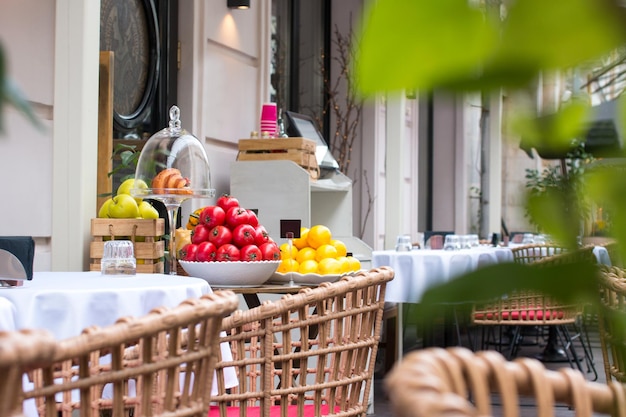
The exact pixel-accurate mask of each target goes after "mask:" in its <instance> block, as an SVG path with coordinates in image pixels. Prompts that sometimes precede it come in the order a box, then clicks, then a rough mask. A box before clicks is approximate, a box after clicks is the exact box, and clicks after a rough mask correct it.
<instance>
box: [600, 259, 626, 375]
mask: <svg viewBox="0 0 626 417" xmlns="http://www.w3.org/2000/svg"><path fill="white" fill-rule="evenodd" d="M599 275H600V276H599V288H600V308H599V311H598V319H599V320H598V322H599V328H600V342H601V348H602V359H603V362H604V372H605V374H606V380H607V381H611V380H617V381H619V382H622V383H624V382H626V326H625V325H624V323H626V321H625V320H626V271H625V270H624V269H622V268H620V267H616V266H613V267H606V266H601V268H600V274H599Z"/></svg>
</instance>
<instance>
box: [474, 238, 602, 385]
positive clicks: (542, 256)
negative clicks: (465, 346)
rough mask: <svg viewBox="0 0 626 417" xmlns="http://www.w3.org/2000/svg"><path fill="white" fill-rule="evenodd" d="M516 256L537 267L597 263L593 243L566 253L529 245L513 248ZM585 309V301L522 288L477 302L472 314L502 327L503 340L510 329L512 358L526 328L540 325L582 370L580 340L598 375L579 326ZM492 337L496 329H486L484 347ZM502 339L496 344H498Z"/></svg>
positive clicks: (479, 320) (477, 322)
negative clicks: (571, 301)
mask: <svg viewBox="0 0 626 417" xmlns="http://www.w3.org/2000/svg"><path fill="white" fill-rule="evenodd" d="M513 258H514V260H515V262H517V263H522V264H531V265H532V267H533V268H540V267H549V266H555V265H559V264H563V263H570V262H580V261H585V262H590V263H594V262H595V255H594V254H593V246H587V247H584V248H581V249H578V250H574V251H568V252H565V251H563V250H562V249H561V248H559V247H554V246H547V245H527V246H521V247H518V248H515V249H513ZM582 312H583V306H582V305H581V304H563V303H561V302H560V301H557V300H554V299H552V298H550V297H547V296H545V295H543V294H541V293H538V292H535V291H530V290H524V289H520V290H517V291H515V292H511V293H510V294H507V296H506V297H501V298H499V299H497V300H494V301H493V302H491V303H485V304H478V305H475V306H474V309H473V312H472V316H471V317H472V323H473V324H475V325H481V326H487V327H489V326H491V327H498V329H499V330H500V333H499V335H500V339H499V340H502V339H503V338H502V336H503V331H502V329H503V328H507V327H508V328H509V330H510V332H509V340H508V345H509V353H508V355H507V356H508V358H509V359H510V358H513V357H515V356H516V354H517V352H518V349H519V344H520V341H521V334H522V329H523V328H524V327H526V328H527V327H528V326H535V327H537V326H539V327H540V328H548V329H549V332H552V334H551V335H550V337H552V338H551V339H550V342H549V343H556V342H557V341H561V342H562V345H563V346H564V351H565V353H566V355H567V359H568V361H569V362H570V365H572V366H574V365H575V366H576V367H577V368H578V369H579V370H581V371H582V365H581V363H580V359H579V357H578V355H577V353H576V351H575V347H574V340H575V339H580V341H581V346H582V347H583V350H584V353H585V359H586V361H587V366H588V370H589V371H593V373H594V374H596V375H597V373H596V370H595V366H594V364H593V357H592V354H591V349H590V348H589V346H588V342H587V341H586V340H584V337H583V334H582V332H581V330H580V329H579V323H578V322H579V319H580V317H581V315H582ZM568 326H573V327H574V329H575V333H574V335H572V334H571V333H570V331H569V330H568ZM491 337H495V332H494V331H492V332H490V335H488V336H485V332H483V341H482V343H483V344H482V346H483V348H485V347H486V346H488V345H489V343H490V338H491ZM499 340H496V342H495V343H496V344H498V343H499ZM568 350H569V353H568Z"/></svg>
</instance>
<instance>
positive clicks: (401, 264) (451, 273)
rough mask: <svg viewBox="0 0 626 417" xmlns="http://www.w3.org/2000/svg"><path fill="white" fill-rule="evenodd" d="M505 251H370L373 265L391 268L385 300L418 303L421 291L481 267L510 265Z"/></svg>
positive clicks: (509, 256) (509, 253)
mask: <svg viewBox="0 0 626 417" xmlns="http://www.w3.org/2000/svg"><path fill="white" fill-rule="evenodd" d="M512 261H513V254H512V253H511V250H510V249H508V248H496V247H479V248H474V249H463V250H459V251H444V250H428V249H423V250H412V251H408V252H396V251H394V250H385V251H374V252H372V265H373V266H374V267H379V266H383V265H387V266H390V267H392V268H393V269H394V271H395V277H394V279H393V280H391V281H390V282H389V283H387V289H386V291H385V301H389V302H396V303H419V302H420V301H421V299H422V296H423V295H424V292H426V290H427V289H428V288H430V287H432V286H435V285H437V284H441V283H445V282H448V281H449V280H451V279H453V278H456V277H458V276H461V275H463V274H465V273H468V272H471V271H473V270H475V269H478V268H480V267H483V266H487V265H493V264H496V263H501V262H512Z"/></svg>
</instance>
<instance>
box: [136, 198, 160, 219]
mask: <svg viewBox="0 0 626 417" xmlns="http://www.w3.org/2000/svg"><path fill="white" fill-rule="evenodd" d="M139 216H140V217H141V218H142V219H158V218H159V212H158V211H157V209H155V208H154V207H152V204H150V203H148V202H147V201H142V202H141V203H139Z"/></svg>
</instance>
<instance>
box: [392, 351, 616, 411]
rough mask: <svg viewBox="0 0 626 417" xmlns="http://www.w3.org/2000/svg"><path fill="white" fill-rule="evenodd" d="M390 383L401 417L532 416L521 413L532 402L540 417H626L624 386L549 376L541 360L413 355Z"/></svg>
mask: <svg viewBox="0 0 626 417" xmlns="http://www.w3.org/2000/svg"><path fill="white" fill-rule="evenodd" d="M384 383H385V389H386V391H387V394H388V396H389V401H390V404H391V407H392V410H393V412H394V415H395V416H397V417H439V416H441V417H443V416H495V415H498V416H505V417H518V416H520V415H522V414H524V415H528V413H524V412H523V411H522V409H521V407H522V406H521V404H523V403H524V402H523V401H522V400H523V399H531V400H532V403H533V405H534V407H535V408H533V415H535V416H538V417H553V416H554V415H555V408H556V407H557V406H561V405H567V406H570V407H573V408H574V409H575V412H576V414H575V415H576V416H577V417H592V416H594V415H599V414H610V415H612V416H615V417H618V416H619V417H624V416H626V394H625V392H624V387H623V386H622V385H621V384H619V383H617V382H612V383H610V384H609V385H606V384H602V383H598V382H591V381H587V380H585V377H584V375H583V374H582V373H580V372H579V371H577V370H574V369H571V368H561V369H560V370H559V371H552V370H548V369H546V368H545V367H544V365H543V364H542V363H541V362H539V361H538V360H536V359H530V358H518V359H515V360H514V361H507V360H506V359H505V358H504V357H503V356H502V355H501V354H500V353H498V352H496V351H480V352H476V353H473V352H471V351H470V350H468V349H465V348H448V349H442V348H430V349H425V350H419V351H413V352H411V353H409V354H407V355H405V357H404V358H403V359H402V361H400V362H399V363H398V364H396V366H395V367H394V369H393V370H392V371H391V372H390V373H389V374H388V375H387V377H386V378H385V382H384Z"/></svg>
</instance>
